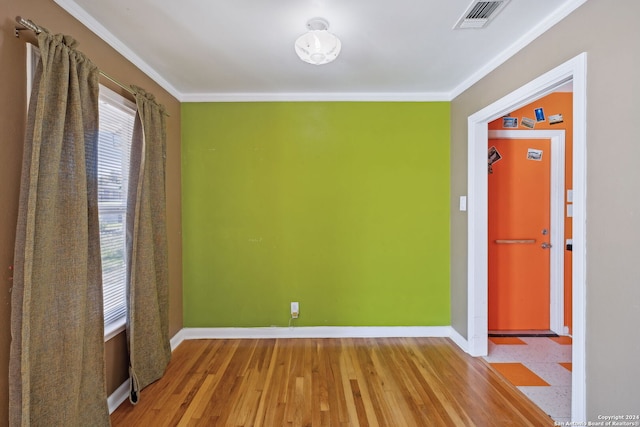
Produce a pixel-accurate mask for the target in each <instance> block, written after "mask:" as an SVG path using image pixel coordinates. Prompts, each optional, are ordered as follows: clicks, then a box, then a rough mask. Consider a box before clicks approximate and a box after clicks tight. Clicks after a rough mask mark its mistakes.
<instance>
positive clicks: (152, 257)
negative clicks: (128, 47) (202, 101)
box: [127, 87, 171, 404]
mask: <svg viewBox="0 0 640 427" xmlns="http://www.w3.org/2000/svg"><path fill="white" fill-rule="evenodd" d="M133 89H134V93H135V97H136V104H137V107H138V112H137V115H136V125H135V127H134V132H133V141H132V144H131V169H130V175H131V176H130V180H129V195H128V198H129V200H128V204H127V249H128V250H127V254H128V256H129V262H128V266H129V269H128V275H129V280H128V289H127V295H128V300H127V340H128V344H129V370H130V378H131V390H130V395H129V400H130V401H131V402H132V403H134V404H135V403H137V402H138V399H139V392H140V390H142V389H143V388H144V387H146V386H147V385H149V384H151V383H152V382H154V381H155V380H157V379H159V378H160V377H162V375H163V374H164V371H165V368H166V367H167V364H168V363H169V359H170V358H171V346H170V344H169V279H168V270H167V237H166V204H165V156H166V123H165V118H166V113H165V111H164V108H163V107H162V106H161V105H159V104H158V103H157V102H156V101H155V99H154V97H153V95H150V94H148V93H146V92H145V91H144V90H142V89H141V88H138V87H133Z"/></svg>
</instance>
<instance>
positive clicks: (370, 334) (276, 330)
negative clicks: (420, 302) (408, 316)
mask: <svg viewBox="0 0 640 427" xmlns="http://www.w3.org/2000/svg"><path fill="white" fill-rule="evenodd" d="M178 335H181V336H180V339H181V341H182V340H197V339H261V338H392V337H449V336H450V335H451V327H450V326H303V327H293V328H283V327H271V328H184V329H182V330H181V331H180V332H179V333H178V334H176V336H178Z"/></svg>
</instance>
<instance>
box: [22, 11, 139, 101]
mask: <svg viewBox="0 0 640 427" xmlns="http://www.w3.org/2000/svg"><path fill="white" fill-rule="evenodd" d="M16 22H17V23H18V24H19V25H21V26H22V27H24V28H18V27H15V30H16V37H20V31H23V30H31V31H33V32H34V33H36V34H40V33H41V32H42V31H43V29H42V28H41V27H40V26H39V25H36V24H35V23H34V22H33V21H32V20H30V19H25V18H23V17H21V16H16ZM99 71H100V75H101V76H102V77H104V78H106V79H107V80H110V81H111V82H113V83H114V84H116V85H118V86H120V87H121V88H122V89H124V90H126V91H127V92H129V93H130V94H131V95H135V93H134V92H133V90H131V88H129V87H128V86H126V85H124V84H123V83H120V82H119V81H118V80H116V79H114V78H113V77H111V76H110V75H108V74H107V73H105V72H104V71H102V70H99Z"/></svg>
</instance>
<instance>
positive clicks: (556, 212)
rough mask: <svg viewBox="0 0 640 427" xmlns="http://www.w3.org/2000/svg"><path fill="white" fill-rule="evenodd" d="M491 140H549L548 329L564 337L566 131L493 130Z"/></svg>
mask: <svg viewBox="0 0 640 427" xmlns="http://www.w3.org/2000/svg"><path fill="white" fill-rule="evenodd" d="M489 139H549V140H550V141H551V165H550V172H551V180H550V188H549V197H550V201H551V204H550V212H549V217H550V222H551V223H550V224H549V226H550V228H551V233H550V235H549V243H551V252H550V254H549V256H550V271H549V328H550V329H551V331H553V332H555V333H556V334H558V335H563V334H564V326H565V325H564V170H565V167H564V160H565V131H564V130H490V131H489Z"/></svg>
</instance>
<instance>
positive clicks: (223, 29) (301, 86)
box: [41, 0, 586, 101]
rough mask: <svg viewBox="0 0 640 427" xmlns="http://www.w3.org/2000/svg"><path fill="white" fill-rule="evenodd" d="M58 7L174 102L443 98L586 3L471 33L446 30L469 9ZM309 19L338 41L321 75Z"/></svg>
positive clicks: (526, 3)
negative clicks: (308, 53) (303, 39)
mask: <svg viewBox="0 0 640 427" xmlns="http://www.w3.org/2000/svg"><path fill="white" fill-rule="evenodd" d="M55 1H56V2H57V3H58V4H59V5H60V6H61V7H63V8H64V9H66V10H67V11H68V12H70V13H71V14H72V15H73V16H75V17H76V18H78V19H79V20H80V21H81V22H83V23H84V24H85V25H86V26H87V27H89V28H90V29H91V30H93V31H94V32H95V33H97V34H98V35H99V36H100V37H102V38H103V39H104V40H106V41H107V42H108V43H109V44H111V45H112V46H113V47H114V48H116V49H117V50H118V51H119V52H120V53H122V54H123V55H124V56H125V57H127V58H128V59H129V60H131V61H132V62H133V63H134V64H136V65H137V66H138V67H139V68H141V69H142V70H143V71H145V72H146V73H147V74H148V75H149V76H150V77H152V78H153V79H154V80H155V81H157V82H158V83H159V84H160V85H161V86H163V87H164V88H165V89H166V90H167V91H169V92H170V93H172V94H173V95H174V96H175V97H177V98H178V99H179V100H181V101H234V100H238V101H252V100H253V101H260V100H265V101H266V100H427V101H430V100H451V99H452V98H453V97H455V96H456V95H457V94H459V93H461V92H462V91H463V90H465V89H466V88H468V87H469V86H470V85H472V84H473V83H474V82H476V81H477V80H478V79H480V78H481V77H482V76H484V75H485V74H486V73H488V72H489V71H491V70H492V69H493V68H495V67H496V66H498V65H499V64H500V63H502V62H504V61H505V60H506V59H508V58H509V57H510V56H511V55H513V54H514V53H516V52H517V51H518V50H519V49H521V48H522V47H523V46H525V45H526V44H527V43H529V42H531V41H532V40H533V39H535V38H536V37H537V36H539V35H540V34H541V33H543V32H544V31H546V30H547V29H548V28H549V27H550V26H552V25H554V24H555V23H557V22H558V21H559V20H561V19H562V18H564V17H565V16H566V15H568V14H569V13H571V12H572V11H573V10H574V9H575V8H577V7H578V6H579V5H581V4H582V3H584V2H585V1H586V0H512V1H511V2H510V3H508V5H507V7H506V8H505V9H504V10H503V11H501V12H500V13H499V14H498V15H497V17H496V18H495V19H494V20H493V21H492V22H491V23H490V25H489V26H488V27H487V28H485V29H479V30H459V29H456V30H454V29H452V28H453V26H454V24H455V23H456V22H457V21H458V19H459V18H460V17H461V16H462V14H463V13H464V12H465V11H466V10H467V8H468V6H469V5H470V4H471V2H472V0H395V1H390V0H386V1H385V0H179V1H176V0H134V1H132V0H109V1H105V0H55ZM316 16H320V17H324V18H326V19H327V20H328V21H329V22H330V31H331V32H333V33H335V34H336V35H337V36H338V37H339V38H340V39H341V41H342V52H341V53H340V56H339V57H338V58H337V59H336V60H335V61H334V62H332V63H330V64H326V65H321V66H315V65H310V64H307V63H304V62H302V61H301V60H300V59H298V57H297V56H296V54H295V51H294V47H293V44H294V41H295V40H296V38H297V37H298V36H299V35H301V34H302V33H304V32H305V31H306V23H307V21H308V20H309V19H310V18H313V17H316ZM41 25H45V26H46V22H42V23H41ZM60 31H64V29H61V30H60ZM80 42H81V41H80ZM550 48H552V47H550ZM132 83H133V82H132Z"/></svg>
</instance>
